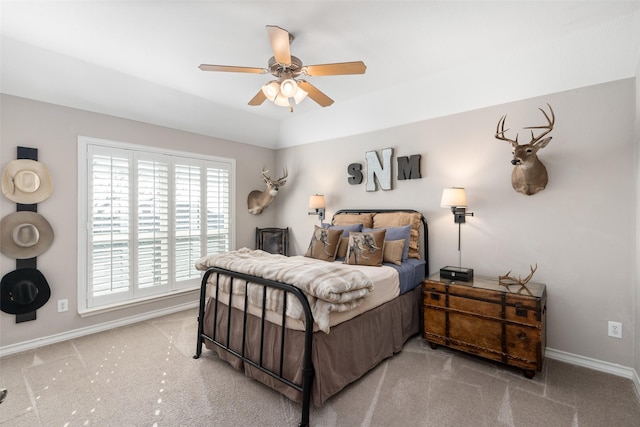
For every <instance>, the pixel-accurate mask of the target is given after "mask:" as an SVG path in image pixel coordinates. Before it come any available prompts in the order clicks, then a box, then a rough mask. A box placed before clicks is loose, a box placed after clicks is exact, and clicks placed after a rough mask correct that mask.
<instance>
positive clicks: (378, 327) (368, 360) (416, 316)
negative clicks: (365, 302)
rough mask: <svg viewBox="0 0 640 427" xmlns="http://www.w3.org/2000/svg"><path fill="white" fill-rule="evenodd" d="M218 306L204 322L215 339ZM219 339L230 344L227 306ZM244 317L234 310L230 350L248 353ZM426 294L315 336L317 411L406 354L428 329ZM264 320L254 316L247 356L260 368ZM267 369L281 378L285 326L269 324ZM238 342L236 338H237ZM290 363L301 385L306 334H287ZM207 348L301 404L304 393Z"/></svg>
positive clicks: (291, 375) (287, 370)
mask: <svg viewBox="0 0 640 427" xmlns="http://www.w3.org/2000/svg"><path fill="white" fill-rule="evenodd" d="M214 306H215V300H214V299H210V300H209V301H208V302H207V306H206V311H205V316H204V332H205V334H207V335H208V336H211V335H212V334H213V316H214V313H215V311H214V309H213V307H214ZM217 317H218V331H216V336H217V339H219V340H220V341H222V342H223V343H225V344H227V340H226V337H227V318H228V314H227V306H226V305H224V304H218V312H217ZM242 317H243V314H242V312H241V311H239V310H237V309H235V308H234V309H233V310H232V315H231V329H230V334H229V336H230V337H231V339H230V347H231V348H232V349H234V350H235V351H237V352H238V353H242V349H241V347H242V342H241V337H242V325H243V319H242ZM422 321H423V317H422V288H421V286H418V287H416V288H415V289H413V290H412V291H409V292H407V293H405V294H403V295H400V296H399V297H397V298H395V299H393V300H391V301H389V302H387V303H385V304H383V305H381V306H379V307H376V308H374V309H373V310H370V311H367V312H365V313H362V314H361V315H359V316H357V317H355V318H353V319H351V320H349V321H347V322H343V323H341V324H339V325H336V326H334V327H332V328H331V331H330V333H329V334H325V333H324V332H320V331H319V332H315V333H314V335H313V348H312V361H313V366H314V369H315V376H314V379H313V388H312V392H311V401H312V403H313V405H314V406H322V404H323V403H324V402H325V401H326V400H327V399H329V398H330V397H331V396H333V395H334V394H336V393H338V392H339V391H340V390H342V389H343V388H344V387H346V386H347V385H349V384H350V383H352V382H354V381H356V380H357V379H358V378H360V377H362V376H363V375H364V374H366V373H367V372H368V371H369V370H371V369H372V368H374V367H375V366H377V365H378V364H379V363H380V362H382V361H383V360H384V359H386V358H388V357H391V356H393V355H394V354H395V353H398V352H400V351H401V350H402V347H403V346H404V343H405V342H406V341H407V340H408V339H409V338H411V337H412V336H414V335H416V334H418V333H419V332H420V331H421V329H422ZM260 325H261V321H260V319H259V318H257V317H254V316H251V315H248V317H247V338H246V344H245V351H244V354H245V356H248V357H249V358H251V360H253V361H254V362H256V363H259V358H260V329H261V326H260ZM264 336H265V338H264V352H263V356H262V357H263V360H262V364H263V366H264V367H266V368H268V369H270V370H272V371H274V372H279V371H280V367H279V366H278V364H279V361H280V347H281V332H280V326H278V325H274V324H271V323H269V322H265V335H264ZM234 337H235V338H234ZM284 340H285V347H284V354H285V361H284V364H283V367H282V375H283V376H284V377H285V378H287V379H289V380H290V381H292V382H294V383H297V384H300V383H301V381H302V353H303V349H304V332H303V331H297V330H291V329H287V330H286V332H285V338H284ZM205 345H206V347H207V348H209V349H212V350H215V351H216V352H217V353H218V356H219V357H220V359H223V360H226V361H227V362H229V363H230V364H231V365H232V366H234V367H235V368H236V369H238V370H242V371H244V373H245V374H246V375H247V376H249V377H251V378H254V379H256V380H258V381H260V382H262V383H263V384H265V385H267V386H269V387H271V388H273V389H274V390H277V391H278V392H280V393H282V394H283V395H285V396H287V397H288V398H289V399H291V400H294V401H297V402H300V401H301V393H300V392H298V391H296V390H294V389H292V388H291V387H289V386H287V385H285V384H283V383H281V382H280V381H278V380H275V379H273V378H272V377H271V376H269V375H268V374H265V373H263V372H261V371H260V370H258V369H256V368H254V367H252V366H251V365H249V364H248V363H243V362H242V361H241V360H240V359H239V358H237V357H236V356H234V355H232V354H231V353H227V352H226V351H225V350H224V349H221V348H219V347H218V346H216V345H215V344H212V343H210V342H208V341H205Z"/></svg>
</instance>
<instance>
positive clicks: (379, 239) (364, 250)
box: [346, 230, 386, 267]
mask: <svg viewBox="0 0 640 427" xmlns="http://www.w3.org/2000/svg"><path fill="white" fill-rule="evenodd" d="M385 232H386V231H385V230H380V231H375V232H371V233H364V232H363V233H355V232H353V231H352V232H351V233H349V245H348V246H347V261H346V263H347V264H354V265H371V266H377V267H379V266H381V265H382V259H383V256H384V235H385Z"/></svg>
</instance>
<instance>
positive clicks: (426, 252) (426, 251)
mask: <svg viewBox="0 0 640 427" xmlns="http://www.w3.org/2000/svg"><path fill="white" fill-rule="evenodd" d="M388 212H410V213H417V214H420V221H421V222H422V239H423V243H422V252H423V255H424V261H425V263H426V264H425V267H424V269H425V273H426V276H429V227H428V225H427V220H426V218H425V217H424V215H422V212H418V211H417V210H415V209H340V210H338V211H336V212H335V213H334V214H333V217H332V218H331V223H332V224H333V219H334V218H335V216H336V215H338V214H345V213H348V214H366V213H388Z"/></svg>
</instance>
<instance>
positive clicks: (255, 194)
mask: <svg viewBox="0 0 640 427" xmlns="http://www.w3.org/2000/svg"><path fill="white" fill-rule="evenodd" d="M268 172H269V171H268V170H265V169H264V168H262V180H263V181H264V183H265V184H267V188H265V190H264V191H259V190H253V191H252V192H251V193H249V196H248V197H247V206H248V207H249V213H252V214H254V215H260V214H261V213H262V211H263V210H264V209H265V208H266V207H267V206H269V205H270V204H271V202H273V201H274V200H275V198H276V196H277V195H278V190H279V189H280V187H282V186H283V185H284V184H285V183H286V182H287V180H286V178H287V175H288V173H287V168H284V169H283V175H282V178H279V179H275V180H274V179H271V178H270V177H269V176H268V175H267V173H268Z"/></svg>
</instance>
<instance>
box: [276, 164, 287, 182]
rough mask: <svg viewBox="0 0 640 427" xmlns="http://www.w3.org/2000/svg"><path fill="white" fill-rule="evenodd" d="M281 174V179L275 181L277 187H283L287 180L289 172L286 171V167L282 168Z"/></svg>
mask: <svg viewBox="0 0 640 427" xmlns="http://www.w3.org/2000/svg"><path fill="white" fill-rule="evenodd" d="M282 174H283V175H282V178H280V179H278V180H277V181H276V183H277V184H278V185H284V183H285V182H287V181H286V179H287V176H289V172H288V171H287V168H286V166H285V167H284V168H282Z"/></svg>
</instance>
